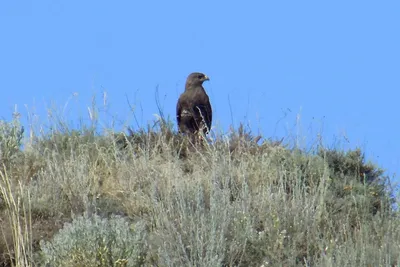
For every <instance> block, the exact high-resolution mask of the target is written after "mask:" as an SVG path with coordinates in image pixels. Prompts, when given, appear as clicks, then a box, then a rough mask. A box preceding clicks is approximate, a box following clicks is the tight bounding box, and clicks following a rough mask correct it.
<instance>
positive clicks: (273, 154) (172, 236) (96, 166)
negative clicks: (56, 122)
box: [0, 120, 400, 267]
mask: <svg viewBox="0 0 400 267" xmlns="http://www.w3.org/2000/svg"><path fill="white" fill-rule="evenodd" d="M21 137H22V133H21V128H20V126H19V122H18V121H17V120H16V121H13V122H10V123H3V124H2V125H1V129H0V142H1V144H0V148H1V158H0V163H1V171H0V173H1V177H2V180H1V182H0V186H1V189H2V191H1V195H0V220H1V230H2V238H0V261H1V262H0V263H1V266H11V265H15V266H213V267H214V266H396V265H397V264H398V261H399V259H400V252H399V251H400V230H399V229H400V228H399V226H400V224H399V219H398V216H397V215H398V214H397V211H396V210H394V209H393V208H392V207H393V204H394V199H393V196H392V193H393V192H392V190H391V188H390V187H389V185H390V184H389V181H388V179H387V178H386V177H385V176H383V171H382V170H381V169H379V168H377V167H376V166H374V165H372V164H370V163H366V162H365V161H364V157H363V154H362V153H361V151H360V150H354V151H348V152H343V151H337V150H329V149H325V148H323V147H322V146H319V147H318V148H315V149H314V152H304V151H301V150H298V149H293V148H291V147H290V146H289V144H286V145H284V142H282V140H279V141H276V142H272V141H269V140H265V139H262V138H261V137H255V136H252V134H251V133H249V132H247V131H245V130H244V128H243V127H240V128H239V129H236V130H234V129H233V130H232V131H231V133H230V135H228V136H222V135H219V136H217V137H216V138H215V140H214V141H212V142H211V141H210V142H203V143H202V144H201V145H196V146H193V145H192V144H191V143H190V141H189V140H188V139H187V138H185V137H183V136H181V135H178V134H176V133H175V132H174V131H173V130H172V127H171V126H169V125H168V124H166V123H162V122H161V124H158V125H157V126H156V127H149V128H147V129H146V130H139V131H130V132H129V134H124V133H113V132H104V133H102V134H101V135H100V134H97V133H96V131H95V130H94V128H90V127H89V128H81V129H78V130H69V129H67V128H65V127H63V128H62V129H61V128H57V129H52V130H50V131H49V132H48V133H47V134H45V135H39V134H36V133H33V134H31V137H30V138H29V140H27V141H26V142H23V144H24V149H23V150H21V149H20V144H21V142H22V138H21Z"/></svg>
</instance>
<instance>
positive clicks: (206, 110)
mask: <svg viewBox="0 0 400 267" xmlns="http://www.w3.org/2000/svg"><path fill="white" fill-rule="evenodd" d="M208 80H210V79H209V78H208V77H207V75H205V74H203V73H199V72H194V73H191V74H190V75H189V76H188V77H187V80H186V84H185V92H183V93H182V94H181V96H180V97H179V99H178V104H177V105H176V119H177V121H178V128H179V132H181V133H188V134H194V133H197V132H200V131H203V133H205V134H207V133H208V132H209V131H210V129H211V121H212V109H211V104H210V99H209V98H208V95H207V93H206V91H205V90H204V88H203V82H204V81H208Z"/></svg>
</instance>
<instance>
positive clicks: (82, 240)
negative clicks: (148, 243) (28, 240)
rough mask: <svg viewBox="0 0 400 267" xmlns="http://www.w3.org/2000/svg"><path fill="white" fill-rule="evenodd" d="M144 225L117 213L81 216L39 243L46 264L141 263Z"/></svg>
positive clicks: (131, 264)
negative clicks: (103, 216) (113, 214)
mask: <svg viewBox="0 0 400 267" xmlns="http://www.w3.org/2000/svg"><path fill="white" fill-rule="evenodd" d="M144 227H145V225H144V224H143V223H141V222H138V223H135V224H133V223H130V222H129V221H128V220H127V219H125V218H122V217H120V216H111V217H110V218H108V219H107V218H101V217H99V216H97V215H94V216H92V217H87V216H80V217H77V218H75V219H74V220H73V221H72V223H66V224H65V226H64V228H63V229H61V230H60V231H59V232H58V233H57V234H56V235H55V236H54V237H53V239H52V240H51V241H48V242H44V241H42V242H41V243H40V247H41V258H42V261H43V262H42V264H44V265H45V266H85V267H90V266H97V267H99V266H140V265H141V263H142V262H143V261H144V256H145V242H144V239H145V229H144Z"/></svg>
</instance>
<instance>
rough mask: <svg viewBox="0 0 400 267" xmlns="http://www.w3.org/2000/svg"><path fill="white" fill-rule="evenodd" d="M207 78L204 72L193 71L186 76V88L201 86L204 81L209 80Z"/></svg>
mask: <svg viewBox="0 0 400 267" xmlns="http://www.w3.org/2000/svg"><path fill="white" fill-rule="evenodd" d="M209 80H210V78H208V76H207V75H205V74H204V73H201V72H193V73H191V74H190V75H189V76H188V77H187V80H186V88H189V87H196V86H201V85H202V84H203V82H204V81H209Z"/></svg>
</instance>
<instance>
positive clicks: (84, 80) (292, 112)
mask: <svg viewBox="0 0 400 267" xmlns="http://www.w3.org/2000/svg"><path fill="white" fill-rule="evenodd" d="M0 33H1V41H0V81H1V83H0V86H1V95H2V97H1V105H0V116H1V117H2V118H5V119H9V118H10V117H11V113H12V111H13V109H14V104H18V107H19V111H20V112H21V114H22V116H23V119H26V117H27V109H26V108H25V107H24V105H27V106H28V109H29V110H30V111H31V112H32V111H33V110H35V112H36V114H37V115H38V116H39V117H40V118H41V120H43V121H45V120H46V108H47V107H49V106H50V105H51V103H52V101H53V102H55V103H56V104H57V105H58V106H59V107H64V105H65V104H66V103H67V101H68V100H69V102H68V105H67V107H66V109H65V116H66V117H68V119H70V120H71V121H74V120H77V119H78V118H79V117H80V116H83V117H87V112H86V110H87V109H86V107H87V106H89V105H90V102H91V97H92V95H93V94H96V95H97V97H98V98H101V94H102V92H103V91H106V92H107V95H108V109H107V116H104V117H103V121H102V123H104V125H109V123H110V121H112V119H113V116H114V115H115V116H117V117H118V119H120V120H122V121H124V120H126V119H128V118H130V115H129V106H128V105H127V99H129V101H130V102H131V104H132V105H133V106H134V107H136V116H137V118H138V120H139V123H140V124H141V125H146V124H147V122H148V121H152V120H153V119H154V116H153V114H155V113H158V111H157V108H156V101H155V92H156V88H157V87H158V91H159V95H160V102H161V105H162V106H163V110H164V113H165V114H166V115H169V116H171V117H172V118H174V117H175V104H176V101H177V98H178V96H179V94H180V93H181V92H182V91H183V87H184V83H185V79H186V76H187V75H188V74H189V73H190V72H193V71H201V72H204V73H206V74H207V75H208V76H210V78H211V81H210V82H207V83H206V84H205V87H206V90H207V91H208V93H209V96H210V98H211V102H212V105H213V109H214V118H215V119H214V126H215V127H216V129H217V130H218V131H223V132H226V131H227V130H228V127H229V125H230V124H234V125H235V126H237V125H238V124H239V123H240V122H245V123H248V124H249V125H250V127H251V129H252V130H253V132H255V133H257V132H261V133H262V134H263V135H264V136H266V137H276V138H278V137H281V136H286V137H287V136H293V135H296V134H299V135H300V136H302V138H303V139H301V143H303V144H305V145H310V144H311V143H312V142H313V141H315V139H316V136H317V134H318V133H320V134H322V136H323V138H324V140H325V144H326V145H328V146H332V145H334V144H335V141H334V140H339V141H340V144H341V145H342V146H343V147H345V148H349V147H355V146H361V147H362V148H363V149H364V150H365V152H366V153H367V156H368V158H369V159H371V160H372V161H374V162H376V163H378V164H379V165H380V166H381V167H383V168H385V169H387V171H388V174H389V175H393V173H399V171H400V167H399V165H400V153H399V151H400V138H399V132H400V124H399V109H398V106H399V105H398V102H399V93H398V92H399V89H400V79H399V78H400V1H365V0H364V1H329V3H328V1H261V0H260V1H209V0H205V1H200V2H199V1H161V0H160V1H150V0H148V1H114V2H112V1H99V0H97V1H93V0H90V1H89V0H86V1H76V0H75V1H72V0H71V1H55V0H52V1H49V0H42V1H1V2H0ZM74 93H77V94H78V96H75V97H72V95H73V94H74ZM99 102H100V100H99ZM297 117H300V125H301V127H297V126H296V118H297ZM132 124H133V125H134V124H135V123H134V122H133V121H132ZM346 140H347V141H346ZM396 180H398V179H397V178H396Z"/></svg>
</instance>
